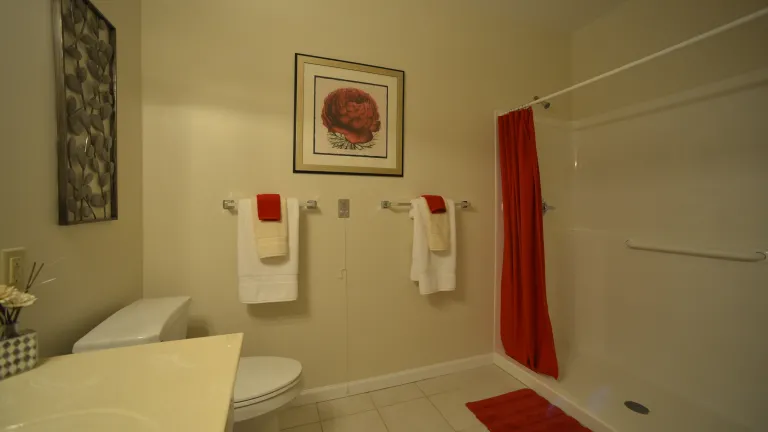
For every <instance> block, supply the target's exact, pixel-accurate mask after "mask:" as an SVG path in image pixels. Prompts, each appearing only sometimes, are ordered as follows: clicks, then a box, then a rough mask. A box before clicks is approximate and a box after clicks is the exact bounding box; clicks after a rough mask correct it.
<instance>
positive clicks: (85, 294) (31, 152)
mask: <svg viewBox="0 0 768 432" xmlns="http://www.w3.org/2000/svg"><path fill="white" fill-rule="evenodd" d="M95 3H96V4H97V5H98V6H99V7H100V8H101V10H102V11H103V12H104V13H105V14H106V16H107V17H109V19H110V20H111V21H112V22H113V23H114V24H115V26H116V27H117V29H118V49H117V52H118V61H119V65H120V66H119V67H120V84H119V90H120V97H119V102H118V104H119V106H118V118H119V122H120V127H119V129H118V130H119V147H118V158H119V161H120V162H119V163H120V169H119V176H120V177H119V182H120V220H118V221H115V222H106V223H97V224H88V225H82V226H72V227H61V226H58V225H57V215H58V211H57V185H56V176H57V174H56V167H57V164H56V110H55V105H54V104H55V87H54V64H53V36H52V30H51V26H52V20H51V6H50V1H49V0H25V1H8V2H3V12H2V14H0V38H2V40H3V43H2V44H1V45H0V58H2V59H3V67H2V68H0V88H1V90H0V93H2V95H3V104H2V107H0V131H2V137H0V140H2V144H0V161H2V167H0V185H2V187H3V190H2V192H0V196H2V198H3V205H2V210H1V211H0V248H8V247H16V246H24V247H26V248H27V258H28V264H29V266H31V261H32V260H38V261H40V260H42V261H45V262H46V263H48V265H47V266H46V269H45V270H44V271H43V274H42V275H41V280H42V278H51V277H55V278H57V280H56V282H54V283H51V284H49V285H46V286H44V287H41V288H40V289H38V290H36V292H35V294H37V295H38V296H39V300H38V302H37V303H36V304H35V305H34V306H33V307H31V308H30V309H28V310H26V311H24V313H23V314H22V316H21V322H22V327H29V328H34V329H36V330H38V332H39V336H40V346H41V352H42V354H43V355H46V356H47V355H54V354H66V353H68V352H71V349H72V344H73V343H74V342H75V341H76V340H77V339H78V338H80V337H81V336H83V335H84V334H85V333H86V332H88V330H90V329H91V328H92V327H93V326H94V325H96V324H98V323H99V321H101V320H102V319H104V318H106V317H107V316H108V315H110V314H111V313H113V312H114V311H116V310H117V309H119V308H120V307H122V306H124V305H126V304H128V303H130V302H131V301H133V300H135V299H137V298H139V297H140V296H141V271H142V270H141V267H142V261H141V254H142V237H141V232H142V228H141V227H142V218H141V204H142V203H141V182H142V176H141V151H142V146H141V91H140V87H141V76H140V70H141V66H140V62H141V54H140V52H141V51H140V39H139V31H140V29H139V27H140V18H141V16H140V8H139V2H138V1H131V0H111V1H110V0H98V1H96V2H95ZM54 262H56V264H53V263H54ZM51 264H53V265H51ZM28 268H29V267H28Z"/></svg>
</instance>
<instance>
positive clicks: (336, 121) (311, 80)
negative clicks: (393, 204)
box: [293, 54, 405, 177]
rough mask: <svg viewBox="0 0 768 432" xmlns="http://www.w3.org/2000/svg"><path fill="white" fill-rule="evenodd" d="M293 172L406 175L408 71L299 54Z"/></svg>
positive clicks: (297, 60)
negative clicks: (404, 156) (404, 165)
mask: <svg viewBox="0 0 768 432" xmlns="http://www.w3.org/2000/svg"><path fill="white" fill-rule="evenodd" d="M295 79H296V81H295V101H294V103H295V105H294V143H293V144H294V145H293V172H295V173H316V174H351V175H378V176H395V177H402V176H403V103H404V100H403V96H404V86H405V72H403V71H401V70H395V69H388V68H383V67H377V66H370V65H365V64H360V63H352V62H346V61H342V60H334V59H329V58H324V57H315V56H309V55H305V54H296V75H295Z"/></svg>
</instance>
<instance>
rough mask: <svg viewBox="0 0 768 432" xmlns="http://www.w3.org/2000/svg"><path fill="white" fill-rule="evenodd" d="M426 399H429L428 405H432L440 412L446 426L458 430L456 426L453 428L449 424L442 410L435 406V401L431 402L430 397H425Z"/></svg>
mask: <svg viewBox="0 0 768 432" xmlns="http://www.w3.org/2000/svg"><path fill="white" fill-rule="evenodd" d="M427 401H429V404H430V405H432V407H433V408H434V409H435V411H437V412H438V413H439V414H440V417H442V418H443V420H445V424H447V425H448V427H450V428H451V429H453V430H454V431H456V432H459V431H458V430H457V429H456V428H454V427H453V425H452V424H451V422H449V421H448V419H447V418H446V417H445V415H444V414H443V412H442V411H440V409H439V408H438V407H437V405H435V403H434V402H432V399H430V398H429V397H427Z"/></svg>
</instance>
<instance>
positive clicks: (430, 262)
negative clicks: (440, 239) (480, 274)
mask: <svg viewBox="0 0 768 432" xmlns="http://www.w3.org/2000/svg"><path fill="white" fill-rule="evenodd" d="M445 207H446V208H445V210H446V213H447V214H448V223H449V226H450V229H449V231H450V236H451V240H450V249H448V250H445V251H431V250H429V235H428V232H427V231H428V230H427V223H428V222H427V220H428V218H429V217H430V215H431V213H430V211H429V207H428V206H427V202H426V201H425V200H424V199H423V198H417V199H414V200H411V212H410V216H411V219H413V250H412V254H413V255H412V259H411V280H412V281H415V282H418V283H419V292H420V293H421V294H422V295H426V294H432V293H435V292H438V291H453V290H455V289H456V208H455V207H454V204H453V201H452V200H449V199H446V200H445Z"/></svg>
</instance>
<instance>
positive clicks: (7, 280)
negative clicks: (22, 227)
mask: <svg viewBox="0 0 768 432" xmlns="http://www.w3.org/2000/svg"><path fill="white" fill-rule="evenodd" d="M26 254H27V251H26V249H24V248H23V247H20V248H13V249H3V250H2V251H0V266H1V267H2V270H3V275H2V276H3V277H2V279H0V283H2V284H4V285H17V284H19V283H23V279H24V259H25V258H26Z"/></svg>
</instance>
